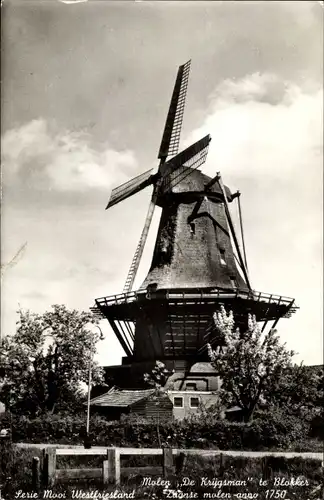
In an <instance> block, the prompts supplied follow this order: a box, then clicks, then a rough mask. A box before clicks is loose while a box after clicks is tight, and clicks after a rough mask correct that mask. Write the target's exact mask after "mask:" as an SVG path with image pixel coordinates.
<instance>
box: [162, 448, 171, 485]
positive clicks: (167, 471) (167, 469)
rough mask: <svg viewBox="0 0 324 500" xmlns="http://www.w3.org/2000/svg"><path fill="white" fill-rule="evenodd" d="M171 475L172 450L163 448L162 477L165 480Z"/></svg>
mask: <svg viewBox="0 0 324 500" xmlns="http://www.w3.org/2000/svg"><path fill="white" fill-rule="evenodd" d="M172 474H173V455H172V448H163V475H164V477H165V478H167V477H169V476H171V475H172Z"/></svg>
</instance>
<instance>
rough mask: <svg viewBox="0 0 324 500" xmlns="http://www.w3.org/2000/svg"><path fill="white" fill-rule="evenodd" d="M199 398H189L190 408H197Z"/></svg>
mask: <svg viewBox="0 0 324 500" xmlns="http://www.w3.org/2000/svg"><path fill="white" fill-rule="evenodd" d="M198 406H199V398H190V408H198Z"/></svg>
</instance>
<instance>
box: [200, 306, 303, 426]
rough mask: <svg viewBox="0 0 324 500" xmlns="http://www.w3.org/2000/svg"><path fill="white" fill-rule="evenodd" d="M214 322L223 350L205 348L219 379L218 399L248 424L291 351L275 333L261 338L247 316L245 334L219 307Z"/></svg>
mask: <svg viewBox="0 0 324 500" xmlns="http://www.w3.org/2000/svg"><path fill="white" fill-rule="evenodd" d="M214 322H215V326H216V328H217V329H218V331H219V332H220V333H221V335H222V337H223V339H224V344H225V348H224V349H217V350H213V349H212V348H211V346H210V345H209V346H208V353H209V357H210V359H211V361H212V364H213V366H214V367H215V369H216V370H217V372H218V374H219V376H220V377H221V380H222V389H221V394H220V395H221V399H222V401H223V403H224V404H226V405H237V406H239V407H240V408H241V409H242V412H243V416H244V419H245V421H246V422H248V421H250V420H252V417H253V413H254V411H255V410H256V409H257V407H258V406H259V405H260V403H262V402H265V397H266V395H268V394H269V390H270V392H271V388H272V387H275V386H276V385H277V383H278V380H279V379H280V378H281V377H282V374H283V373H284V371H285V369H286V368H287V367H289V366H290V365H291V358H292V356H293V355H294V352H293V351H287V350H286V348H285V345H282V344H280V339H279V337H278V336H277V335H276V331H275V330H270V332H269V333H267V334H265V335H263V334H262V333H261V330H260V328H259V326H258V323H257V321H256V318H255V317H254V316H252V315H250V314H249V315H248V322H247V330H246V331H245V332H240V330H239V329H238V328H236V329H235V323H234V316H233V313H232V311H230V312H229V314H227V313H226V310H225V308H224V307H223V306H222V307H221V309H220V311H218V312H216V313H215V314H214Z"/></svg>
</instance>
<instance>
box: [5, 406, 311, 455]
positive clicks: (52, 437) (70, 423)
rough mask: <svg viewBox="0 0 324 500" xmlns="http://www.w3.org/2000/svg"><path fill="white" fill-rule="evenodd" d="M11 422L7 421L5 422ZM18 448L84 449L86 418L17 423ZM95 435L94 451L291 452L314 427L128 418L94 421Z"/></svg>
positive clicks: (269, 418) (271, 418)
mask: <svg viewBox="0 0 324 500" xmlns="http://www.w3.org/2000/svg"><path fill="white" fill-rule="evenodd" d="M2 420H3V422H5V417H3V419H2ZM11 425H12V439H13V441H14V442H30V443H61V444H83V439H84V431H85V415H83V414H79V415H75V416H71V415H69V416H67V415H59V414H58V415H50V414H48V415H43V416H42V417H38V418H36V419H33V420H31V419H29V418H28V417H20V418H18V417H12V421H11ZM90 430H91V434H92V437H93V444H94V445H101V446H112V445H113V446H119V447H123V446H130V447H132V446H135V447H143V448H146V447H147V448H152V447H159V446H160V445H162V446H166V445H167V446H173V447H175V448H176V447H177V448H219V449H222V450H228V449H231V450H240V449H246V450H248V449H252V450H262V449H270V448H271V449H274V448H277V449H289V448H292V447H295V446H296V444H298V442H300V441H301V438H302V437H303V436H307V434H308V431H309V425H308V424H305V423H304V422H303V421H302V420H301V419H298V418H297V417H294V416H291V415H287V414H286V413H284V412H282V411H279V410H273V411H270V412H269V411H268V412H267V413H265V412H263V413H262V412H260V413H259V414H257V415H256V418H255V420H254V421H252V422H251V423H249V424H246V423H236V422H229V421H227V420H219V419H218V418H217V416H215V417H214V418H213V417H212V416H211V415H208V416H207V417H206V418H204V417H203V416H200V417H199V416H198V417H192V418H190V419H187V420H183V421H168V422H167V421H165V422H161V423H160V424H159V425H157V423H156V421H154V420H150V419H143V418H138V417H135V416H134V415H131V416H127V417H123V418H122V420H121V421H115V422H111V421H107V420H106V419H105V418H104V417H101V416H96V415H93V416H92V417H91V419H90Z"/></svg>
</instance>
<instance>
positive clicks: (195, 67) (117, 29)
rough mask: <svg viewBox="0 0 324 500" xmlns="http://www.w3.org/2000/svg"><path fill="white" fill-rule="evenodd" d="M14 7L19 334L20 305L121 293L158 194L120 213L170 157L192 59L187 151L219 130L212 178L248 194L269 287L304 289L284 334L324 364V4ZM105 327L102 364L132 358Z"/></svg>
mask: <svg viewBox="0 0 324 500" xmlns="http://www.w3.org/2000/svg"><path fill="white" fill-rule="evenodd" d="M2 11H3V22H2V41H3V44H2V79H3V87H2V139H1V156H2V216H1V233H2V238H1V261H2V307H1V326H2V334H3V335H7V334H9V335H10V334H13V333H14V332H15V323H16V320H17V314H16V311H17V310H18V309H19V308H22V309H30V310H31V311H33V312H40V313H41V312H43V311H45V310H48V309H49V307H50V306H51V305H52V304H56V303H58V304H63V303H64V304H66V305H67V306H68V307H70V308H76V309H79V310H87V309H88V308H89V307H90V306H92V305H93V304H94V299H95V298H98V297H102V296H106V295H111V294H115V293H120V292H121V291H122V289H123V284H124V281H125V278H126V275H127V272H128V268H129V266H130V263H131V260H132V257H133V253H134V251H135V248H136V245H137V242H138V239H139V236H140V233H141V230H142V226H143V223H144V219H145V215H146V210H147V207H148V203H149V199H150V196H151V192H150V188H147V189H146V190H144V191H143V192H141V193H139V194H137V195H136V196H134V197H132V198H131V199H129V200H126V201H124V202H123V203H121V204H119V205H116V206H115V207H112V208H111V209H110V210H108V211H105V207H106V204H107V202H108V200H109V195H110V192H111V189H112V188H113V187H115V186H117V185H119V184H120V183H122V182H125V181H127V180H128V179H130V178H131V177H133V176H135V175H138V174H139V173H141V172H144V171H145V170H147V169H149V168H152V167H156V166H157V153H158V148H159V144H160V140H161V134H162V130H163V127H164V122H165V118H166V114H167V109H168V105H169V101H170V97H171V92H172V89H173V85H174V79H175V76H176V71H177V68H178V66H179V65H180V64H183V63H184V62H186V61H187V60H188V59H192V66H191V74H190V79H189V88H188V96H187V103H186V109H185V115H184V123H183V129H182V136H181V146H182V147H185V146H188V145H189V144H190V143H191V142H193V141H194V140H197V139H199V138H201V137H202V136H203V135H205V134H206V133H209V134H211V136H212V142H211V145H210V150H209V154H208V158H207V162H206V164H205V165H204V167H203V172H204V173H206V174H207V175H210V176H214V175H215V174H216V172H217V171H220V172H221V174H222V178H223V181H224V182H225V184H227V185H228V186H229V187H230V188H231V190H232V192H234V191H236V190H238V189H239V190H240V191H241V193H242V195H241V203H242V210H243V219H244V236H245V243H246V250H247V259H248V266H249V273H250V281H251V283H252V287H253V288H254V289H255V290H258V291H262V292H266V293H274V294H278V295H284V296H288V297H292V298H295V299H296V303H297V304H298V306H299V307H300V309H299V310H298V311H297V313H296V314H294V315H293V317H292V318H290V319H282V320H281V321H280V322H279V323H278V327H277V329H278V333H279V334H280V337H281V339H282V341H283V342H286V343H287V347H288V348H289V349H293V350H294V351H296V352H297V353H298V354H297V355H296V357H295V360H296V362H300V361H302V360H303V361H304V362H305V363H306V364H319V363H322V361H323V359H322V357H323V354H322V352H323V348H322V345H323V333H322V317H323V310H322V303H323V296H322V288H323V286H322V285H323V283H322V276H323V269H322V247H323V239H322V234H323V232H322V209H323V207H322V198H323V193H322V178H323V175H322V168H323V76H322V75H323V7H322V6H321V5H320V3H319V2H316V1H307V2H302V1H298V2H293V1H287V2H284V1H282V2H275V1H273V2H269V1H268V2H262V1H258V2H256V1H255V2H244V1H234V2H231V1H226V2H221V1H219V2H217V1H215V2H211V1H210V2H204V1H196V2H189V1H184V2H176V1H174V2H168V1H164V2H149V1H144V2H143V1H142V2H131V1H130V2H128V1H123V2H122V1H107V0H102V1H98V0H97V1H96V0H88V1H87V2H82V3H77V4H74V5H73V4H71V3H63V2H60V1H58V0H46V1H45V0H36V1H35V0H23V1H22V0H5V1H4V6H3V8H2ZM159 210H160V209H157V210H156V213H155V215H154V219H153V223H152V226H151V230H150V234H149V238H148V242H147V245H146V247H145V251H144V256H143V259H142V263H141V266H140V269H139V273H138V276H137V279H136V281H135V288H136V287H138V286H139V285H140V284H141V282H142V281H143V280H144V278H145V276H146V274H147V272H148V269H149V266H150V261H151V257H152V251H153V247H154V240H155V236H156V232H157V225H158V222H159V215H160V211H159ZM233 216H234V219H235V213H234V214H233ZM236 220H237V219H236ZM102 329H103V331H104V334H105V340H104V341H102V343H101V344H100V346H99V349H98V355H97V359H98V361H99V362H100V363H103V364H105V365H109V364H119V362H120V359H121V356H122V354H123V352H122V349H121V348H120V347H119V344H118V341H117V340H116V339H115V337H114V335H113V333H112V332H111V330H110V328H109V327H108V323H107V322H105V321H103V322H102Z"/></svg>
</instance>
